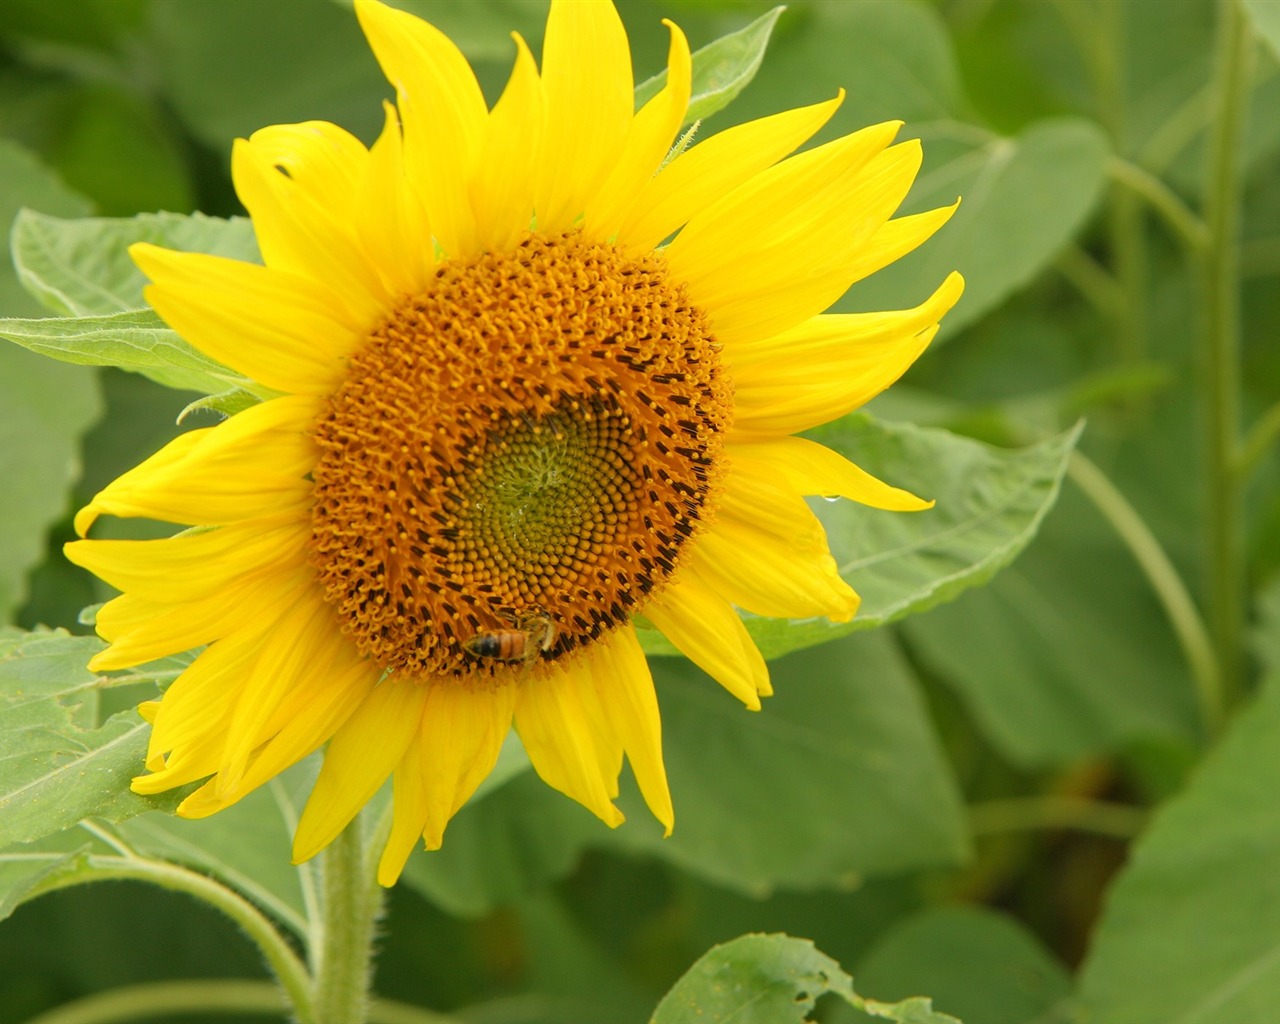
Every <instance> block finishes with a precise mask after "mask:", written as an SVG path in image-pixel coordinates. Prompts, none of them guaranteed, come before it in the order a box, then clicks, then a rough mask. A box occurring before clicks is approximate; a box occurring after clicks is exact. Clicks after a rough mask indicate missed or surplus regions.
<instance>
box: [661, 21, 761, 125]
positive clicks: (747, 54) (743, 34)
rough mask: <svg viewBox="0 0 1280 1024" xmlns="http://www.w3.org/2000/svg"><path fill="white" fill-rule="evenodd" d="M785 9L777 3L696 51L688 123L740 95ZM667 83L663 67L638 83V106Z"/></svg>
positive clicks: (753, 73)
mask: <svg viewBox="0 0 1280 1024" xmlns="http://www.w3.org/2000/svg"><path fill="white" fill-rule="evenodd" d="M782 11H783V8H782V7H775V8H774V9H773V10H771V11H768V12H767V13H765V14H762V15H760V17H758V18H757V19H756V20H755V21H753V22H752V23H751V24H750V25H747V26H746V27H745V28H741V29H739V30H738V31H737V32H730V33H729V34H728V35H726V36H721V37H720V38H719V39H717V40H716V41H715V42H713V43H708V44H707V45H706V46H704V47H702V48H701V49H700V50H698V51H696V52H695V53H694V54H693V90H692V93H691V95H690V97H689V109H688V111H687V112H686V113H685V124H691V123H692V122H694V121H700V120H701V119H702V118H704V117H710V116H711V115H712V114H714V113H716V112H717V111H720V110H723V109H724V108H725V107H727V106H728V105H729V104H730V103H732V102H733V101H734V100H735V99H737V97H738V94H739V93H740V92H742V90H743V89H745V88H746V87H747V84H748V83H749V82H750V81H751V79H753V78H754V77H755V75H756V72H757V71H758V70H759V69H760V62H761V61H762V60H763V59H764V51H765V48H766V47H767V46H768V45H769V36H770V35H771V34H772V33H773V26H774V24H775V23H776V22H777V20H778V15H780V14H781V13H782ZM666 84H667V73H666V71H661V72H659V73H658V74H656V75H654V76H653V77H652V78H650V79H647V80H645V81H643V82H641V83H640V84H639V85H637V86H636V107H637V108H638V107H640V106H642V105H643V104H644V103H645V102H646V101H647V100H648V99H649V98H650V97H652V96H654V95H655V94H656V93H657V92H658V91H659V90H660V89H661V88H662V87H663V86H664V85H666Z"/></svg>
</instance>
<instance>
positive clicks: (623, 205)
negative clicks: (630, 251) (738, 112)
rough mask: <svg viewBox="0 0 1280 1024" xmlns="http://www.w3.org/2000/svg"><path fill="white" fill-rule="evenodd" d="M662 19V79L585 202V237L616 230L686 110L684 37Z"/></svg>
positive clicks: (603, 237) (688, 84)
mask: <svg viewBox="0 0 1280 1024" xmlns="http://www.w3.org/2000/svg"><path fill="white" fill-rule="evenodd" d="M663 24H664V25H666V26H667V28H668V29H669V30H670V32H671V46H670V49H669V51H668V55H667V84H666V85H665V86H664V87H663V89H662V91H661V92H659V93H658V94H657V95H656V96H654V97H653V98H652V99H650V100H649V102H648V103H646V104H645V105H644V107H643V108H642V109H641V110H640V112H639V113H637V114H636V116H635V119H634V120H633V121H632V122H631V130H630V131H629V132H628V133H627V139H626V142H625V143H624V145H623V148H622V154H621V155H620V157H619V158H618V163H617V165H616V166H615V167H614V168H613V171H612V173H610V175H609V177H608V178H607V179H606V180H605V182H604V184H603V186H601V188H600V191H599V192H597V193H596V195H595V196H594V197H592V198H591V200H590V201H589V202H588V203H587V210H586V216H585V217H584V218H583V231H584V232H586V234H587V236H588V237H590V238H595V239H598V240H600V241H609V240H610V239H612V238H613V236H614V235H616V234H617V233H618V229H619V227H620V226H621V224H622V221H623V218H624V217H625V216H626V215H627V214H629V213H630V212H631V210H632V208H633V206H634V205H635V202H636V196H637V194H638V193H639V191H640V189H641V188H642V187H643V186H644V185H645V184H646V183H647V182H648V181H649V180H650V179H652V177H653V175H654V172H656V171H657V170H658V168H659V167H661V166H662V161H663V160H664V159H665V158H666V156H667V154H668V153H669V152H670V150H671V145H672V143H673V142H674V140H675V136H676V132H678V131H679V130H680V126H681V124H683V122H684V115H685V111H686V110H688V109H689V94H690V92H691V90H692V76H693V64H692V60H691V58H690V55H689V42H688V40H687V39H685V37H684V33H683V32H681V31H680V29H679V28H677V27H676V26H675V25H674V24H672V23H671V22H670V21H666V20H664V21H663Z"/></svg>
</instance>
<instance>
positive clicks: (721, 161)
mask: <svg viewBox="0 0 1280 1024" xmlns="http://www.w3.org/2000/svg"><path fill="white" fill-rule="evenodd" d="M843 96H844V94H843V93H841V94H840V96H839V97H837V98H836V99H834V100H828V101H826V102H825V103H817V104H814V105H813V106H810V107H799V108H797V109H796V110H788V111H784V112H783V113H781V114H774V115H773V116H771V117H764V118H760V119H759V120H756V121H749V122H747V123H746V124H743V125H737V126H735V127H733V128H727V129H725V130H724V131H722V132H720V133H718V134H716V135H712V136H711V137H710V138H708V139H706V140H705V141H703V142H700V143H698V144H697V145H695V146H693V148H691V149H689V150H686V151H685V152H684V153H682V154H680V156H678V157H676V158H675V159H674V160H672V161H671V163H670V164H668V165H667V166H666V167H664V168H663V169H662V170H661V171H660V172H659V173H658V175H657V176H656V177H654V178H652V179H651V180H650V181H648V182H646V183H645V185H644V186H643V187H642V188H641V189H640V190H639V192H638V193H637V194H636V196H635V200H634V202H633V203H632V205H631V208H630V210H629V211H628V212H627V214H626V216H625V217H624V218H623V220H622V223H621V225H620V226H619V228H618V243H619V244H620V245H623V246H625V247H626V249H627V251H628V252H630V253H642V252H648V251H649V250H651V249H653V248H655V247H657V246H658V244H659V243H661V242H662V240H663V239H665V238H666V237H667V236H669V235H671V234H673V233H674V232H675V231H677V230H679V229H680V228H681V227H683V226H684V225H685V224H686V223H688V222H689V220H690V219H691V218H692V217H693V216H694V215H695V214H696V213H698V212H699V211H700V210H703V209H705V208H706V207H707V206H709V205H711V203H712V202H714V201H715V200H717V199H720V198H721V197H723V196H725V195H728V194H729V193H731V192H732V191H733V190H734V189H736V188H737V187H738V186H739V185H741V184H742V183H743V182H745V181H747V180H749V179H750V178H752V177H753V176H754V175H756V174H758V173H759V172H760V171H762V170H764V169H765V168H766V167H771V166H772V165H773V164H774V163H775V162H777V161H778V160H780V159H782V157H784V156H786V155H787V154H788V153H790V152H791V151H792V150H793V149H795V148H796V147H797V146H799V145H800V144H801V143H803V142H804V141H805V140H806V139H808V138H809V137H810V136H811V135H813V133H814V132H816V131H817V130H818V129H819V128H821V127H822V126H823V125H824V124H826V123H827V121H828V120H829V119H830V118H831V115H832V114H834V113H835V112H836V109H837V108H838V107H839V106H840V102H841V100H842V99H843Z"/></svg>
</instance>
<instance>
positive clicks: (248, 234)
mask: <svg viewBox="0 0 1280 1024" xmlns="http://www.w3.org/2000/svg"><path fill="white" fill-rule="evenodd" d="M134 242H151V243H153V244H155V245H161V246H164V247H165V248H166V249H179V250H182V251H183V252H207V253H212V254H214V255H216V256H228V257H231V258H233V259H239V260H247V261H250V262H259V261H260V257H259V255H258V246H257V242H256V241H255V239H254V236H253V228H252V226H251V225H250V224H249V221H248V220H246V219H245V218H242V217H232V218H231V219H230V220H226V219H223V218H221V217H206V216H205V215H204V214H202V213H194V214H191V215H189V216H186V215H181V214H176V213H148V214H140V215H139V216H137V217H83V218H79V219H75V220H68V219H64V218H61V217H50V216H47V215H45V214H42V213H36V212H34V211H31V210H25V211H23V212H22V213H21V214H19V216H18V218H17V220H16V221H14V225H13V256H14V261H15V263H16V266H17V270H18V275H19V277H20V278H21V279H22V283H23V285H24V286H25V287H26V289H27V290H28V291H29V292H30V293H31V294H32V295H34V296H35V297H36V298H38V299H39V300H40V301H41V303H43V304H44V306H45V307H46V308H47V309H49V310H50V311H52V312H54V313H57V314H59V315H62V316H69V317H91V316H102V315H107V314H111V313H121V312H125V311H127V310H137V309H141V308H142V307H143V306H145V305H146V300H145V299H143V297H142V288H143V285H144V284H146V278H145V277H144V276H143V273H142V271H140V270H139V269H138V268H137V267H136V266H134V263H133V260H131V259H130V258H129V253H128V248H129V246H130V245H132V244H133V243H134Z"/></svg>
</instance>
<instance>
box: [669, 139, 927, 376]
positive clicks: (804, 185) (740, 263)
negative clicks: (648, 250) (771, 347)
mask: <svg viewBox="0 0 1280 1024" xmlns="http://www.w3.org/2000/svg"><path fill="white" fill-rule="evenodd" d="M896 130H897V125H896V124H887V125H877V126H874V127H873V128H868V129H864V130H863V131H861V132H858V133H856V134H854V135H852V136H849V137H847V138H845V139H841V140H839V141H838V142H835V143H830V144H829V145H827V146H822V147H819V148H818V149H815V150H810V151H809V152H807V153H802V154H801V155H800V156H796V157H792V158H791V159H790V160H787V161H785V162H784V163H782V164H780V165H779V166H778V167H775V168H772V169H770V170H769V171H766V172H764V173H763V174H761V175H759V176H758V177H757V179H756V180H755V181H753V182H751V183H749V184H748V185H746V186H744V187H742V188H740V189H738V190H737V191H736V192H735V193H733V195H731V196H729V197H726V200H724V201H722V202H721V203H718V204H716V205H715V206H713V207H712V208H711V209H709V210H708V211H707V212H706V213H705V214H700V215H699V216H698V217H695V218H694V220H692V221H691V222H690V223H689V224H688V225H687V226H686V227H685V229H684V230H683V231H681V232H680V234H679V235H678V236H677V237H676V240H675V241H674V242H672V243H671V245H670V246H669V247H668V249H667V253H668V259H669V261H670V264H671V270H672V273H673V275H675V276H677V277H678V278H680V279H682V280H685V281H687V282H688V285H689V295H690V298H691V299H692V301H693V302H694V303H695V304H696V305H698V306H700V307H702V308H703V309H704V310H706V311H707V312H708V314H709V315H710V318H711V322H712V327H713V329H714V330H715V332H716V337H717V339H718V340H719V341H720V342H721V343H722V344H723V345H724V346H725V350H726V352H727V353H728V355H729V358H730V360H732V358H733V355H732V353H733V349H734V346H736V345H738V344H742V343H745V342H749V341H751V340H753V339H755V338H760V337H766V336H768V335H771V334H776V333H777V332H779V331H782V330H786V329H787V328H789V327H792V326H794V325H795V324H797V323H799V322H801V321H803V320H806V319H808V318H809V317H812V316H815V315H816V314H818V313H821V312H822V311H823V310H824V309H826V308H827V307H828V306H829V305H830V304H831V303H832V302H834V301H835V300H836V299H838V298H839V297H840V296H841V295H842V294H843V293H844V292H845V291H846V290H847V289H848V287H849V284H850V283H851V281H852V275H851V272H850V266H851V264H852V263H853V262H854V260H855V258H856V256H857V254H858V251H859V247H860V246H862V245H863V244H864V243H865V242H866V241H867V239H869V238H870V237H871V236H872V235H873V234H874V233H875V231H876V230H877V229H878V228H879V227H880V226H881V225H882V224H884V222H885V221H886V220H888V218H889V216H890V214H892V213H893V211H894V210H895V209H897V207H898V205H899V204H900V203H901V202H902V200H903V198H904V197H905V196H906V194H907V190H908V189H909V188H910V187H911V183H912V181H914V179H915V174H916V171H917V170H918V169H919V166H920V158H921V150H920V145H919V143H918V142H915V141H912V142H905V143H903V144H901V145H898V146H893V147H892V148H890V149H884V148H883V147H884V146H885V145H886V144H887V143H888V142H889V140H890V139H891V138H892V135H893V132H895V131H896ZM882 150H883V151H882Z"/></svg>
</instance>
